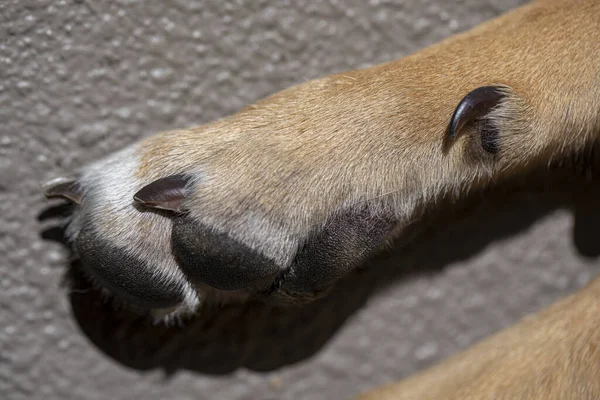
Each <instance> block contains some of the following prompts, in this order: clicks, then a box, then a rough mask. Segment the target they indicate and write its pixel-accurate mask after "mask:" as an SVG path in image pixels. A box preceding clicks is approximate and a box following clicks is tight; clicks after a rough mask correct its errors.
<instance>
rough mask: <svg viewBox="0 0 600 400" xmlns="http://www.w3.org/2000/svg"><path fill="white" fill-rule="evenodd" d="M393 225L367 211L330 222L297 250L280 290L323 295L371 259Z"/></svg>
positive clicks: (385, 218)
mask: <svg viewBox="0 0 600 400" xmlns="http://www.w3.org/2000/svg"><path fill="white" fill-rule="evenodd" d="M396 225H397V221H396V220H395V219H394V218H392V217H390V216H374V215H372V214H371V213H369V212H368V211H363V212H355V211H353V212H350V213H344V214H341V215H338V216H336V217H334V218H332V219H331V220H330V221H329V222H328V223H327V224H326V225H325V227H324V228H323V229H322V230H320V231H319V232H317V233H315V234H314V235H313V236H311V237H310V238H309V240H308V241H307V243H306V244H305V245H304V246H303V247H302V249H300V250H299V252H298V255H297V256H296V258H295V259H294V261H293V262H292V265H291V267H290V270H289V271H287V273H286V275H285V280H284V281H283V282H282V283H281V289H283V290H285V291H291V292H297V293H301V292H304V293H308V292H319V291H322V290H323V289H325V288H327V287H328V286H330V285H331V284H332V283H333V282H335V281H336V280H337V279H339V278H341V277H343V276H345V275H346V274H348V273H349V272H350V271H352V270H353V269H355V268H356V267H358V266H360V265H361V264H363V263H364V262H365V261H366V260H367V259H368V258H369V257H370V256H372V255H373V253H374V252H375V250H377V249H379V248H380V247H381V246H382V244H383V243H384V242H385V240H386V238H387V237H388V235H389V234H390V232H391V231H392V229H393V228H394V227H395V226H396Z"/></svg>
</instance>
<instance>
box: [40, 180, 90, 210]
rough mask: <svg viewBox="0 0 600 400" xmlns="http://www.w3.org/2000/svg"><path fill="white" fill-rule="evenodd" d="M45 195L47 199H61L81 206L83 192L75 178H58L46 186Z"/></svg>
mask: <svg viewBox="0 0 600 400" xmlns="http://www.w3.org/2000/svg"><path fill="white" fill-rule="evenodd" d="M43 188H44V194H45V195H46V197H47V198H55V197H58V198H61V199H65V200H69V201H72V202H73V203H75V204H81V198H82V197H83V190H82V188H81V187H80V186H79V184H78V183H77V180H76V179H75V178H64V177H61V178H56V179H52V180H51V181H49V182H46V183H45V184H44V187H43Z"/></svg>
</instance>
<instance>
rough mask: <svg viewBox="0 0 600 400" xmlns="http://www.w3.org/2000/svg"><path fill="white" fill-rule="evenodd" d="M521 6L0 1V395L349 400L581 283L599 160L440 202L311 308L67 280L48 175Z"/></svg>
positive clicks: (506, 0) (588, 265)
mask: <svg viewBox="0 0 600 400" xmlns="http://www.w3.org/2000/svg"><path fill="white" fill-rule="evenodd" d="M519 3H521V1H517V0H483V1H482V0H463V1H459V0H452V1H444V0H422V1H401V0H396V1H384V0H377V1H376V0H371V1H363V0H348V1H338V0H329V1H301V0H295V1H284V0H282V1H259V0H256V1H254V0H253V1H250V0H246V1H243V0H238V1H231V2H229V1H220V0H207V1H197V2H194V1H191V0H173V1H169V2H164V1H159V0H151V1H141V0H138V1H136V0H119V1H110V2H108V1H91V0H69V1H66V0H63V1H33V0H3V1H1V2H0V397H1V398H2V399H7V400H8V399H10V400H20V399H63V400H64V399H83V398H85V399H92V400H94V399H130V398H144V399H164V398H174V399H259V398H260V399H334V398H347V397H349V396H350V395H351V394H355V393H357V392H360V391H363V390H365V389H367V388H369V387H372V386H374V385H377V384H381V383H385V382H390V381H391V380H393V379H397V378H400V377H403V376H407V375H408V374H410V373H412V372H415V371H417V370H419V369H421V368H424V367H426V366H428V365H431V364H432V363H433V362H435V361H436V360H439V359H440V358H443V357H446V356H448V355H450V354H452V353H454V352H456V351H458V350H460V349H462V348H465V347H466V346H468V345H469V344H471V343H473V342H474V341H476V340H478V339H480V338H482V337H485V336H486V335H488V334H490V333H492V332H494V331H496V330H498V329H500V328H502V327H505V326H508V325H510V324H511V323H514V322H515V321H516V320H517V319H518V318H520V317H521V316H523V315H525V314H527V313H529V312H532V311H535V310H538V309H539V308H540V307H542V306H544V305H547V304H549V303H550V302H552V301H553V300H554V299H556V298H558V297H560V296H562V295H564V294H566V293H569V292H572V291H573V290H574V289H575V288H577V287H580V286H581V285H583V284H585V283H586V282H587V281H588V280H589V279H590V277H591V276H593V274H594V273H595V272H596V270H597V267H598V262H597V255H598V253H597V249H596V246H595V245H594V242H593V238H594V237H598V236H597V233H598V231H597V229H598V228H597V225H598V224H596V222H597V221H599V220H600V219H599V218H598V215H597V213H595V211H594V208H593V205H592V204H591V201H590V199H594V198H595V199H597V198H598V194H599V193H600V185H598V184H597V182H596V181H595V178H594V177H595V174H594V173H593V171H594V168H592V169H584V170H583V173H581V170H578V171H576V172H575V173H574V172H571V171H570V170H557V171H554V173H553V176H554V177H552V178H549V177H548V174H547V173H544V172H540V173H539V174H534V175H533V176H531V177H528V178H527V179H525V180H524V181H523V182H519V183H518V184H512V185H505V186H503V187H502V188H500V189H497V190H494V191H492V192H490V193H485V195H477V196H474V197H473V198H471V199H469V200H467V201H465V202H464V203H461V204H454V205H445V206H444V207H442V209H443V210H442V211H443V212H441V214H432V215H430V216H429V217H426V218H424V219H423V221H419V222H418V223H417V225H420V227H424V228H423V229H415V233H414V235H411V238H408V237H407V238H405V239H406V240H403V241H401V243H399V245H398V246H397V249H395V250H394V251H392V253H391V254H386V255H383V256H381V257H379V258H378V259H377V260H375V261H374V262H373V263H372V264H371V265H370V267H368V268H367V269H365V270H363V271H360V272H357V273H356V274H354V275H352V276H351V277H349V278H348V279H346V280H344V281H343V282H341V283H340V285H339V287H338V288H336V290H335V291H334V292H333V293H332V295H331V296H330V297H329V298H327V299H324V300H323V301H321V302H318V303H316V304H313V305H311V306H310V307H307V308H305V309H302V310H288V311H282V310H276V309H271V308H268V307H259V306H248V307H245V308H234V309H224V310H222V311H219V312H218V313H216V315H208V316H202V317H201V318H199V320H198V321H197V322H195V323H191V324H190V325H189V326H187V327H184V328H178V327H175V328H171V329H166V328H163V327H153V326H151V325H148V324H146V323H145V322H144V321H140V320H139V319H136V318H135V317H134V316H132V315H130V314H129V313H128V312H127V311H124V310H116V311H115V310H113V308H112V307H111V306H110V304H106V302H105V301H104V300H103V299H102V298H100V297H99V296H98V295H97V294H96V293H95V292H94V291H91V290H90V289H89V288H88V287H87V286H86V283H85V282H83V281H82V280H81V279H80V278H79V277H78V275H77V273H76V272H73V271H76V265H74V266H72V265H71V262H70V260H69V257H70V254H69V252H68V250H67V249H66V248H65V246H63V245H62V244H60V243H59V242H58V241H57V239H60V232H59V230H58V229H57V228H56V227H57V221H56V219H55V218H54V217H55V216H56V214H57V210H56V209H54V208H52V209H50V210H49V208H51V207H50V205H52V204H56V203H48V202H47V201H46V200H45V199H44V198H43V196H42V194H41V192H40V189H39V182H40V181H41V180H43V179H44V178H45V177H47V176H50V175H53V174H55V173H59V172H61V171H69V170H70V169H73V168H76V167H78V166H80V165H82V164H83V163H86V162H88V161H90V160H92V159H95V158H98V157H101V156H103V155H105V154H108V153H109V152H111V151H114V150H116V149H118V148H120V147H122V146H123V145H125V144H128V143H130V142H132V141H134V140H136V139H137V138H140V137H141V136H143V135H146V134H149V133H152V132H156V131H160V130H164V129H171V128H178V127H186V126H190V125H194V124H198V123H202V122H207V121H210V120H212V119H215V118H218V117H220V116H224V115H227V114H229V113H231V112H234V111H235V110H237V109H239V108H241V107H243V106H244V105H246V104H247V103H249V102H251V101H253V100H255V99H258V98H260V97H262V96H265V95H267V94H270V93H273V92H275V91H277V90H279V89H283V88H285V87H287V86H290V85H292V84H294V83H298V82H301V81H304V80H307V79H310V78H314V77H318V76H321V75H324V74H327V73H331V72H335V71H341V70H344V69H349V68H355V67H359V66H364V65H368V64H374V63H378V62H383V61H387V60H391V59H394V58H398V57H400V56H403V55H406V54H408V53H410V52H413V51H416V50H417V49H419V48H421V47H423V46H426V45H427V44H430V43H433V42H436V41H438V40H440V39H441V38H443V37H446V36H448V35H450V34H452V33H455V32H458V31H462V30H465V29H467V28H468V27H470V26H473V25H475V24H476V23H478V22H481V21H483V20H485V19H488V18H491V17H493V16H495V15H497V14H499V13H500V12H502V11H503V10H507V9H509V8H512V7H514V6H516V5H518V4H519ZM58 211H60V210H58Z"/></svg>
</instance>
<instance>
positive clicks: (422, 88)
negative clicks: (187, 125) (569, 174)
mask: <svg viewBox="0 0 600 400" xmlns="http://www.w3.org/2000/svg"><path fill="white" fill-rule="evenodd" d="M599 13H600V5H599V4H598V3H597V2H596V1H593V0H592V1H590V0H587V1H586V0H573V1H539V2H537V3H534V4H531V5H527V6H525V7H522V8H520V9H518V10H515V11H513V12H510V13H508V14H506V15H505V16H502V17H501V18H498V19H496V20H494V21H491V22H489V23H487V24H484V25H482V26H479V27H477V28H475V29H473V30H471V31H469V32H467V33H464V34H461V35H458V36H455V37H452V38H450V39H447V40H445V41H443V42H441V43H440V44H437V45H435V46H432V47H429V48H427V49H425V50H423V51H421V52H418V53H416V54H414V55H411V56H409V57H406V58H403V59H401V60H399V61H395V62H391V63H388V64H383V65H380V66H375V67H371V68H367V69H362V70H357V71H351V72H345V73H342V74H337V75H333V76H330V77H326V78H322V79H319V80H316V81H311V82H308V83H305V84H302V85H299V86H296V87H292V88H290V89H288V90H285V91H283V92H281V93H278V94H275V95H273V96H271V97H269V98H267V99H264V100H262V101H260V102H259V103H257V104H256V105H253V106H251V107H249V108H247V109H245V110H243V111H242V112H240V113H238V114H236V115H233V116H231V117H228V118H225V119H223V120H220V121H217V122H214V123H212V124H209V125H206V126H202V127H199V128H195V129H189V130H183V131H177V132H168V133H164V134H161V135H156V136H153V137H151V138H149V139H148V140H146V141H145V142H144V143H143V144H142V145H141V147H140V152H141V154H142V162H141V164H140V167H139V170H138V175H139V176H143V177H144V179H145V180H152V179H156V178H158V177H160V176H164V175H166V174H170V173H178V172H179V171H181V170H189V169H194V168H199V169H202V171H203V173H204V174H205V175H206V177H207V179H208V180H213V181H214V182H217V183H218V184H214V185H206V186H205V185H200V188H199V189H198V193H196V194H195V196H194V198H192V199H190V204H191V205H190V208H192V209H202V210H203V214H204V215H207V214H208V215H213V216H215V218H214V219H217V218H218V219H219V220H221V221H226V220H232V219H235V217H236V215H237V213H238V212H239V210H240V209H242V208H243V207H240V205H241V204H244V205H245V204H247V205H249V207H252V208H256V210H255V211H256V212H257V213H259V214H261V215H266V216H268V217H269V219H270V220H271V221H273V223H275V224H276V225H281V226H283V227H285V228H286V229H289V230H290V231H303V230H306V229H309V227H311V226H314V224H315V223H319V222H321V221H325V219H326V218H327V217H328V216H329V215H331V213H332V211H335V210H337V209H340V208H347V207H352V206H353V205H355V204H363V203H364V202H366V201H368V200H370V199H377V200H378V201H380V202H381V203H382V204H379V205H378V206H381V205H383V206H384V207H391V208H392V209H393V211H394V212H395V213H396V214H397V215H398V216H399V217H400V220H402V219H406V218H411V217H412V216H413V212H414V209H415V207H416V206H418V205H419V204H423V203H428V202H431V201H433V200H434V199H435V198H437V197H439V196H442V195H444V194H446V193H447V192H456V193H462V192H464V191H465V188H468V187H472V186H474V185H480V184H485V183H487V182H489V181H490V180H492V179H497V178H499V177H500V175H503V174H504V173H505V172H506V171H513V172H520V171H522V170H523V169H524V168H529V167H530V166H532V165H533V164H535V163H536V162H547V161H548V160H550V159H551V158H553V157H557V156H560V155H562V154H565V153H566V152H569V151H573V150H575V149H578V148H581V147H582V146H583V145H584V144H585V143H587V142H589V141H590V139H591V138H592V137H593V136H594V135H596V134H597V131H598V127H599V126H600V117H599V114H598V110H599V109H600V65H599V63H598V60H599V59H600V41H597V40H593V39H592V38H594V37H598V33H599V32H598V26H599V25H600V24H599V22H598V18H599ZM490 84H501V85H506V86H507V91H508V93H509V96H508V98H507V100H506V101H505V102H504V104H503V105H502V106H501V107H499V109H497V110H496V111H495V112H494V118H495V120H496V121H497V123H498V125H499V126H500V127H501V128H502V129H501V131H502V138H501V140H502V142H501V143H502V144H501V146H500V153H499V154H497V155H496V156H495V157H493V159H490V157H488V155H486V154H482V152H481V151H480V149H478V147H477V143H476V139H473V138H472V137H469V136H467V137H463V138H461V140H459V142H460V143H459V144H458V145H456V146H453V147H452V148H451V149H450V150H449V151H448V152H444V151H442V147H443V146H442V145H443V137H444V133H445V130H446V127H447V124H448V121H449V118H450V116H451V114H452V111H453V109H454V108H455V107H456V105H457V104H458V102H459V101H460V99H461V98H462V96H464V95H465V94H466V93H467V92H468V91H469V90H471V89H473V88H475V87H478V86H483V85H490ZM471 142H475V143H471ZM167 154H169V156H168V157H166V156H165V155H167ZM482 160H483V161H484V162H481V161H482ZM290 196H292V197H293V199H290ZM407 199H408V200H407ZM290 200H293V201H290ZM217 216H218V217H217ZM223 228H224V229H228V228H227V227H223Z"/></svg>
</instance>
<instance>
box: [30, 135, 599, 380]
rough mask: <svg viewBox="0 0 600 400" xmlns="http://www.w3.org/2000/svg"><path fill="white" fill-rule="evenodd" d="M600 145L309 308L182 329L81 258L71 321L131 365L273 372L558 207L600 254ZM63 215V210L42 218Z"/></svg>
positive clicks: (411, 239)
mask: <svg viewBox="0 0 600 400" xmlns="http://www.w3.org/2000/svg"><path fill="white" fill-rule="evenodd" d="M599 149H600V147H598V146H597V147H596V148H594V149H592V151H591V152H590V153H589V154H587V155H586V156H585V157H582V158H581V159H572V160H569V161H568V162H567V164H568V166H556V167H553V168H551V169H550V170H547V169H544V170H540V171H537V172H535V173H533V174H531V175H529V176H528V177H525V178H523V179H522V180H520V181H519V182H512V183H511V184H510V185H509V184H501V185H499V186H498V187H496V188H494V189H493V190H487V191H485V193H483V192H478V193H474V194H472V195H470V196H469V197H468V198H467V199H465V200H464V201H461V202H457V203H454V204H452V203H450V202H446V203H445V204H442V205H441V206H439V207H437V209H436V211H430V212H427V213H426V215H425V216H424V217H423V218H421V219H420V220H419V221H416V222H415V223H414V224H413V225H412V226H410V227H408V228H407V229H406V232H405V233H404V234H403V235H402V237H400V238H399V239H398V241H397V242H396V243H397V245H396V246H394V249H393V250H391V251H390V252H387V253H385V254H382V255H380V256H378V257H377V258H375V259H374V260H373V261H372V262H371V263H369V265H367V266H365V268H361V269H360V270H357V271H355V272H354V273H352V274H350V276H347V277H346V278H344V279H343V280H341V281H340V282H338V284H337V285H335V287H334V288H333V289H332V291H331V293H330V294H329V295H328V296H326V297H325V298H322V299H320V300H317V301H315V302H314V303H311V304H309V305H306V306H303V307H292V308H278V307H274V306H271V305H266V304H262V303H258V304H253V303H251V304H246V305H239V306H226V307H223V308H219V309H215V310H205V311H204V312H203V313H201V314H200V315H199V316H198V317H196V318H195V319H194V320H192V321H188V322H186V323H185V327H183V328H182V327H171V328H167V327H164V326H160V325H156V326H155V325H153V324H151V323H150V322H149V321H148V320H147V319H145V318H143V317H140V316H138V315H136V314H134V313H132V312H129V311H127V310H123V309H116V308H115V307H114V305H113V304H111V302H110V300H108V299H106V298H105V297H104V296H103V295H102V294H101V293H100V292H99V291H98V290H95V289H94V288H92V287H91V286H90V284H89V283H88V282H87V281H86V280H85V279H84V278H83V277H82V275H81V274H80V273H79V272H78V268H77V263H76V262H75V263H73V264H72V265H71V266H70V267H69V269H68V272H67V274H66V275H67V283H68V285H69V287H70V288H71V291H70V302H71V306H72V312H73V316H74V317H75V319H76V321H77V323H78V324H79V326H80V327H81V330H82V331H83V332H84V333H85V334H86V335H87V336H88V337H89V339H90V340H91V341H92V342H93V343H94V344H95V345H96V346H98V348H99V349H100V350H101V351H103V352H104V353H106V354H107V355H109V356H110V357H112V358H114V359H115V360H117V361H118V362H120V363H122V364H124V365H126V366H128V367H131V368H135V369H139V370H148V369H155V368H161V369H163V370H165V371H166V372H167V373H174V372H176V371H177V370H180V369H187V370H192V371H196V372H199V373H204V374H227V373H230V372H232V371H234V370H236V369H238V368H241V367H243V368H248V369H251V370H256V371H268V370H274V369H277V368H280V367H282V366H284V365H287V364H291V363H296V362H299V361H301V360H304V359H306V358H308V357H311V356H312V355H314V354H315V353H317V352H318V351H319V350H320V349H321V348H322V347H323V345H325V344H326V343H327V342H328V340H330V339H331V338H332V337H333V336H334V334H335V333H336V332H337V330H338V329H340V327H342V326H343V324H344V322H345V321H346V320H347V319H348V318H349V317H351V316H352V315H353V314H354V313H355V312H356V311H358V310H359V309H360V308H361V307H362V306H363V305H364V304H365V302H366V301H367V300H368V298H369V297H370V296H371V295H372V294H374V293H376V292H377V291H379V290H381V289H382V288H384V287H385V286H387V285H389V284H390V282H396V283H397V282H398V281H399V280H403V279H411V277H414V276H416V275H417V276H418V275H422V274H430V273H435V272H436V271H439V270H441V269H443V268H445V267H446V266H447V265H449V264H451V263H453V262H456V261H459V260H462V259H465V258H469V257H472V256H473V255H475V254H476V253H478V252H480V251H481V250H482V249H484V248H485V247H486V246H488V245H489V244H491V243H492V242H494V241H496V240H498V239H501V238H505V237H509V236H511V235H514V234H516V233H518V232H520V231H522V230H524V229H526V228H527V227H528V226H530V225H531V224H532V223H534V222H535V221H536V220H538V219H540V218H542V217H544V216H545V215H547V214H549V213H551V212H553V211H555V210H557V209H565V208H566V209H571V210H572V211H573V213H574V216H575V225H574V231H573V238H574V243H575V246H576V248H577V249H578V251H579V252H580V253H581V254H582V255H584V256H586V257H598V256H599V255H600V248H599V247H598V246H597V243H596V242H595V240H596V239H595V238H597V237H599V233H600V232H599V229H600V213H599V212H598V207H597V205H596V199H598V198H600V179H599V178H595V177H594V175H598V176H600V175H599V173H600V157H598V155H599V154H600V151H599ZM65 211H66V208H65V207H55V208H53V209H50V210H46V211H45V212H43V213H42V214H41V215H40V219H48V218H53V217H56V216H57V215H58V214H61V213H63V212H65ZM42 237H44V238H46V239H48V240H59V241H62V234H61V231H60V229H59V228H51V229H48V230H46V231H44V232H42ZM65 292H66V290H65Z"/></svg>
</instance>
